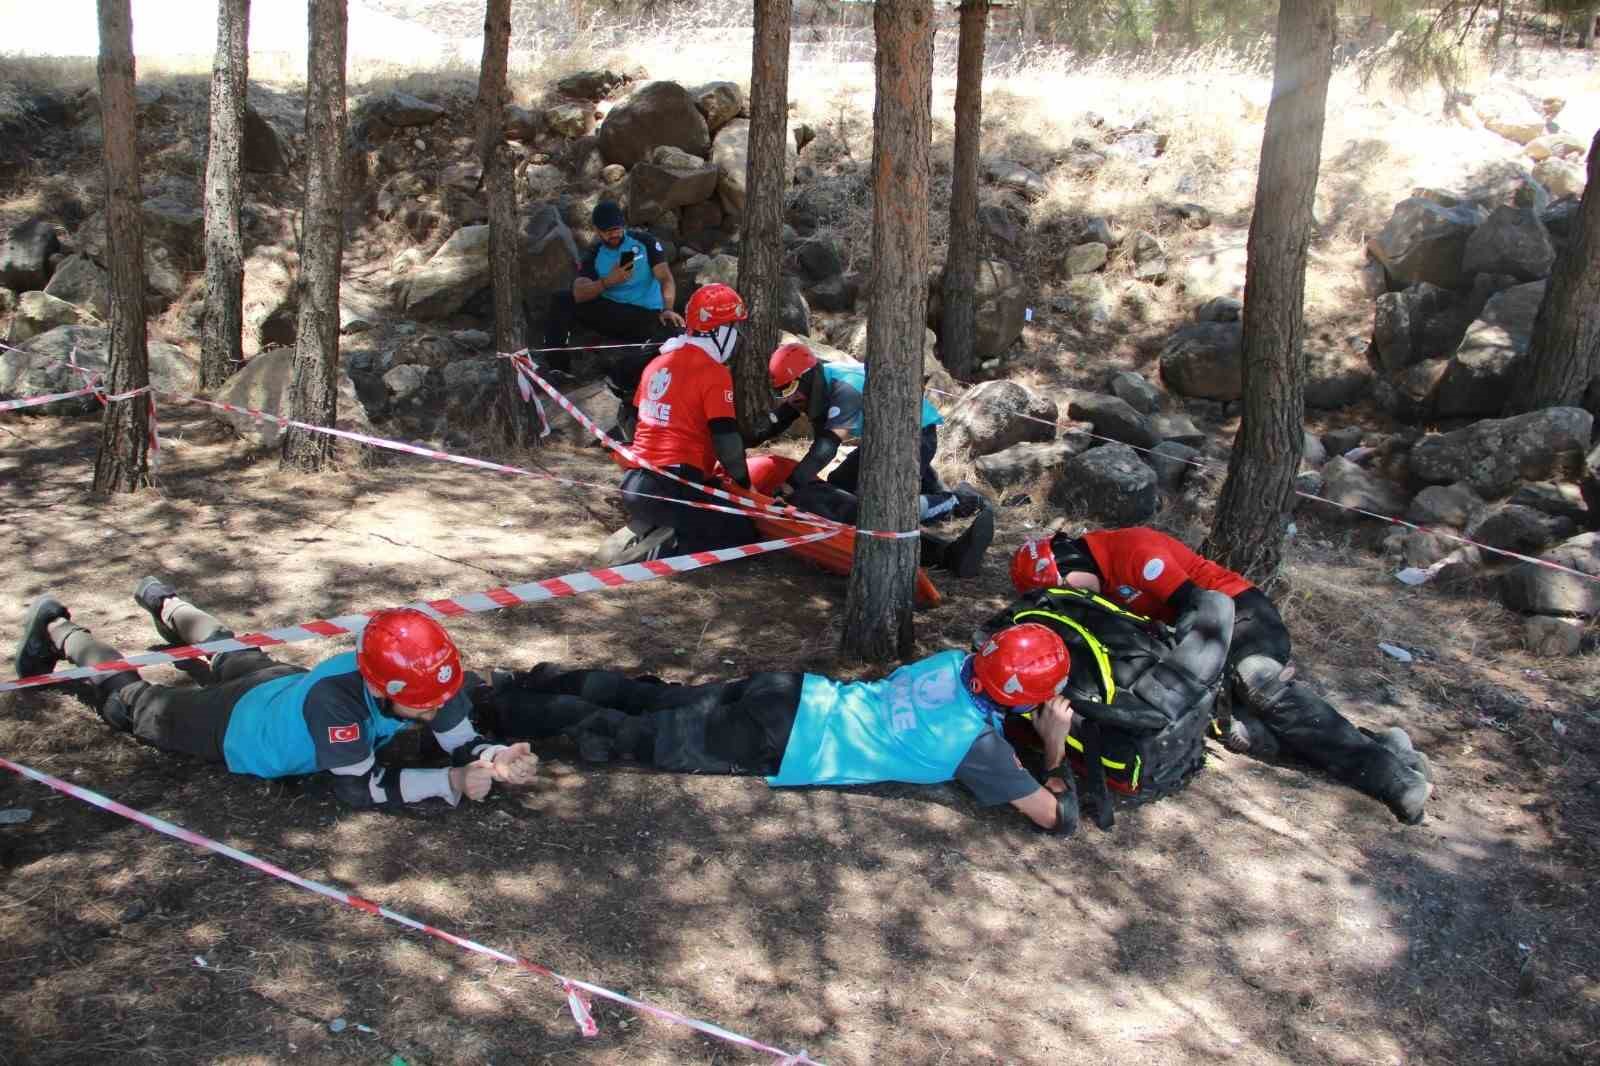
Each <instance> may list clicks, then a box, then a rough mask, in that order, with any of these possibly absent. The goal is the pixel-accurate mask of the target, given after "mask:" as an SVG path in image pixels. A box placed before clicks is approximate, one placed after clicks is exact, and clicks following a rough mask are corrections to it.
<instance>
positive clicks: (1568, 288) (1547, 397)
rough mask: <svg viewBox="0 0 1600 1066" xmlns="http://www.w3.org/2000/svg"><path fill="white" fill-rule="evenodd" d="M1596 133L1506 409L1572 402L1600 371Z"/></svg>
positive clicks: (1570, 404)
mask: <svg viewBox="0 0 1600 1066" xmlns="http://www.w3.org/2000/svg"><path fill="white" fill-rule="evenodd" d="M1596 152H1600V133H1596V134H1595V137H1594V141H1593V142H1592V143H1591V144H1590V145H1589V184H1588V186H1587V187H1586V188H1585V189H1584V190H1583V199H1582V200H1581V201H1580V202H1579V204H1578V224H1577V226H1576V227H1575V228H1574V231H1573V234H1572V240H1571V241H1569V242H1568V243H1567V246H1566V247H1565V248H1563V249H1562V250H1561V254H1560V255H1558V256H1557V257H1556V262H1555V267H1554V269H1552V270H1551V272H1550V280H1549V281H1548V282H1547V283H1546V285H1545V290H1544V300H1543V301H1541V302H1540V304H1539V314H1538V317H1536V318H1535V319H1534V320H1533V336H1532V338H1531V340H1530V341H1529V342H1528V367H1527V372H1526V373H1525V374H1524V375H1523V376H1522V377H1521V378H1520V379H1519V381H1518V385H1517V388H1516V392H1515V395H1514V396H1513V397H1512V401H1511V405H1510V410H1511V411H1513V412H1517V411H1533V410H1536V409H1538V408H1540V407H1576V406H1579V405H1580V404H1581V403H1582V401H1583V394H1584V390H1585V389H1587V388H1588V386H1589V381H1590V380H1591V379H1592V378H1593V377H1594V376H1595V375H1596V374H1600V192H1597V191H1596V188H1597V186H1600V159H1597V158H1596V156H1595V153H1596Z"/></svg>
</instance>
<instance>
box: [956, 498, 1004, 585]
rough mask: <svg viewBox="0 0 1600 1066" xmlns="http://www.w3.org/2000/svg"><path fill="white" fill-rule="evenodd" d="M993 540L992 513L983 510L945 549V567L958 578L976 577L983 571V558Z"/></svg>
mask: <svg viewBox="0 0 1600 1066" xmlns="http://www.w3.org/2000/svg"><path fill="white" fill-rule="evenodd" d="M993 540H994V512H993V511H989V510H985V511H983V512H982V513H981V514H979V515H978V517H977V518H974V519H973V520H972V525H970V526H968V527H967V531H966V532H965V533H963V534H961V536H959V537H957V538H956V539H955V541H954V543H952V544H951V545H950V546H949V547H948V548H946V549H945V555H944V558H945V567H946V569H948V570H949V571H950V572H951V573H953V574H955V575H956V577H959V578H971V577H977V576H978V571H979V570H981V569H983V556H984V553H985V552H987V551H988V550H989V544H990V542H991V541H993Z"/></svg>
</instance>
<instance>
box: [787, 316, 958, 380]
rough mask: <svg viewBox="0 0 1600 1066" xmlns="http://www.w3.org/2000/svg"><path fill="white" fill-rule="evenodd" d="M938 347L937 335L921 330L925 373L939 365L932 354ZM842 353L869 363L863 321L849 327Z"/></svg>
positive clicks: (865, 327) (860, 361)
mask: <svg viewBox="0 0 1600 1066" xmlns="http://www.w3.org/2000/svg"><path fill="white" fill-rule="evenodd" d="M806 343H807V344H810V345H811V346H812V347H813V348H815V347H816V344H815V342H813V341H810V340H807V341H806ZM938 347H939V337H938V334H936V333H934V332H933V330H931V329H923V331H922V368H923V370H924V371H925V372H926V371H931V370H932V369H933V368H934V367H936V366H938V365H939V360H938V357H937V356H936V355H935V354H934V352H935V351H936V349H937V348H938ZM843 351H844V354H845V355H846V356H848V357H849V358H851V359H854V360H855V361H856V362H858V363H870V362H871V353H870V352H868V351H867V323H866V321H865V320H863V321H861V322H857V323H856V324H855V325H854V326H851V327H850V332H848V333H846V334H845V335H844V346H843ZM817 357H818V358H819V359H823V360H824V361H827V360H826V357H825V356H823V355H821V354H820V353H819V354H818V356H817Z"/></svg>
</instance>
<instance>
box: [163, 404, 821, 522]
mask: <svg viewBox="0 0 1600 1066" xmlns="http://www.w3.org/2000/svg"><path fill="white" fill-rule="evenodd" d="M163 395H164V396H166V397H167V399H169V400H176V401H178V402H180V403H192V404H199V405H200V406H202V407H210V408H213V409H215V410H218V411H229V412H232V413H233V414H236V415H244V416H246V417H248V418H254V419H256V420H257V421H260V422H275V423H277V425H278V426H280V427H289V426H293V427H294V428H296V429H303V430H305V431H307V432H308V433H322V434H325V435H327V436H330V437H338V438H340V439H342V440H348V441H353V442H355V443H357V444H365V445H368V446H370V447H373V448H384V449H387V450H389V451H394V452H404V453H406V454H407V455H419V456H421V457H422V458H424V459H438V460H440V461H442V462H447V463H456V464H458V465H461V466H470V467H472V468H474V469H476V470H488V471H490V472H492V473H496V474H512V475H514V476H517V477H529V478H535V479H537V480H540V481H554V482H556V483H557V484H559V485H570V486H573V487H575V488H588V489H600V490H602V491H605V492H613V491H620V490H618V489H617V487H616V486H615V485H609V484H603V483H601V482H595V481H581V480H578V479H576V478H568V477H561V476H560V475H558V474H551V473H547V472H545V471H542V470H529V469H527V468H526V467H520V466H510V465H508V464H506V463H496V462H493V461H491V460H488V459H475V458H473V457H472V456H470V455H456V454H454V453H453V452H444V451H440V450H438V449H437V448H425V447H423V446H422V445H420V444H407V443H406V442H404V441H398V440H390V439H389V438H387V437H374V436H372V435H371V434H368V433H357V432H356V431H354V430H350V429H339V428H338V427H337V426H318V425H314V424H313V423H310V422H298V421H296V420H294V419H292V418H286V417H284V416H283V415H275V414H273V413H271V412H270V411H258V410H256V409H255V408H252V407H239V406H238V405H236V404H231V403H223V402H222V401H220V400H207V399H203V398H202V397H199V396H185V395H182V394H180V393H163ZM542 417H543V412H541V418H542ZM546 433H548V428H547V429H546ZM628 495H631V496H638V497H640V498H642V499H649V500H661V501H663V502H666V503H675V504H679V505H681V506H683V507H696V508H700V509H701V510H706V511H724V512H726V513H728V514H737V515H741V516H742V515H748V514H749V509H748V508H743V507H725V506H722V505H719V504H714V503H705V502H702V501H697V500H680V499H678V498H677V497H675V496H658V495H655V494H653V493H648V492H634V491H630V492H629V493H628ZM782 514H783V517H785V518H788V519H791V520H793V521H796V522H800V523H802V524H805V525H819V526H820V525H824V524H826V525H827V526H828V527H829V528H830V529H832V530H833V532H834V533H835V534H837V533H838V532H839V530H840V528H842V527H840V525H839V524H838V523H837V522H831V521H829V520H827V519H825V518H817V519H813V518H811V517H809V516H803V515H801V514H799V513H797V512H795V511H785V512H782Z"/></svg>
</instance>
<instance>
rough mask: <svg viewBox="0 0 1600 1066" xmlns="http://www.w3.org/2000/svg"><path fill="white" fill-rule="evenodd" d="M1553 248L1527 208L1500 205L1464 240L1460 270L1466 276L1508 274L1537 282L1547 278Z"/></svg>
mask: <svg viewBox="0 0 1600 1066" xmlns="http://www.w3.org/2000/svg"><path fill="white" fill-rule="evenodd" d="M1555 260H1556V249H1555V245H1553V244H1551V243H1550V234H1548V233H1547V232H1545V228H1544V223H1542V222H1540V221H1539V216H1538V215H1537V214H1535V213H1534V212H1533V211H1532V210H1531V209H1530V208H1526V207H1512V206H1510V205H1509V204H1501V205H1500V206H1499V207H1497V208H1495V209H1494V210H1493V211H1491V212H1490V213H1489V217H1488V218H1487V219H1485V220H1484V223H1483V225H1481V226H1479V227H1478V228H1477V229H1475V230H1473V232H1472V236H1471V237H1468V238H1467V249H1466V252H1465V253H1464V254H1463V257H1462V261H1461V269H1462V271H1463V272H1465V273H1467V274H1510V275H1512V276H1513V277H1515V278H1516V279H1517V280H1518V281H1537V280H1539V279H1540V278H1543V277H1547V276H1548V275H1549V274H1550V266H1551V264H1553V263H1554V262H1555Z"/></svg>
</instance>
